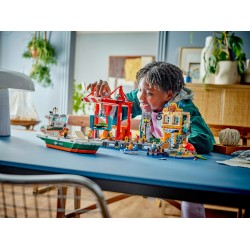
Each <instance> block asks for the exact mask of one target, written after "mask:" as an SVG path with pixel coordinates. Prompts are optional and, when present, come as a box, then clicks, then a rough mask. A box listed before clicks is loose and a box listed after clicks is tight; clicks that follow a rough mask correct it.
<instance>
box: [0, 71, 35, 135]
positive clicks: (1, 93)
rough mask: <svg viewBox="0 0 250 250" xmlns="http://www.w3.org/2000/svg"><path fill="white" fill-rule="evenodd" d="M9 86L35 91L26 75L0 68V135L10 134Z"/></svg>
mask: <svg viewBox="0 0 250 250" xmlns="http://www.w3.org/2000/svg"><path fill="white" fill-rule="evenodd" d="M9 88H11V89H23V90H29V91H35V85H34V83H33V81H32V80H31V79H30V78H29V77H28V76H26V75H24V74H22V73H19V72H16V71H11V70H4V69H0V136H10V106H9V91H8V89H9Z"/></svg>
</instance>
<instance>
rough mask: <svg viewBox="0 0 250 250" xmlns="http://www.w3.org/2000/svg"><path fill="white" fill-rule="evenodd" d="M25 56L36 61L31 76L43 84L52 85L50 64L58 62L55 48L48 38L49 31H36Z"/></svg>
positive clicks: (44, 85) (45, 85)
mask: <svg viewBox="0 0 250 250" xmlns="http://www.w3.org/2000/svg"><path fill="white" fill-rule="evenodd" d="M23 57H24V58H31V59H33V61H34V63H33V65H32V69H31V72H30V78H32V79H34V80H36V81H37V82H38V83H39V84H40V85H41V86H43V87H49V86H52V81H51V78H50V66H51V65H52V64H56V58H55V50H54V48H53V47H52V46H51V44H50V43H49V41H48V39H47V31H44V32H41V31H35V33H34V36H33V38H32V40H31V41H29V42H28V44H27V51H25V52H24V53H23Z"/></svg>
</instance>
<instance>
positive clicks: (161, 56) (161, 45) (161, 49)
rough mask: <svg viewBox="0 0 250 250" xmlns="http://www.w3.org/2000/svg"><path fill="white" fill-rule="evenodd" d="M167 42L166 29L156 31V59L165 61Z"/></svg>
mask: <svg viewBox="0 0 250 250" xmlns="http://www.w3.org/2000/svg"><path fill="white" fill-rule="evenodd" d="M167 43H168V31H159V32H158V53H157V60H158V61H164V62H166V61H167Z"/></svg>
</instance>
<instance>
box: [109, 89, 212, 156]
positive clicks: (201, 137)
mask: <svg viewBox="0 0 250 250" xmlns="http://www.w3.org/2000/svg"><path fill="white" fill-rule="evenodd" d="M137 92H138V90H137V89H136V90H133V91H131V92H130V93H128V94H126V95H127V97H128V99H129V100H130V101H131V102H133V107H132V118H135V117H136V116H138V115H141V114H142V110H141V108H140V103H139V100H138V98H137ZM177 105H178V106H179V107H180V108H182V109H183V111H184V112H190V120H191V124H190V126H191V134H190V136H189V138H188V141H189V142H190V143H192V144H193V145H194V147H195V149H196V151H197V153H203V154H206V153H210V152H211V151H212V149H213V144H214V143H215V140H214V136H213V134H212V132H211V131H210V129H209V127H208V126H207V124H206V122H205V121H204V119H203V118H202V116H201V114H200V112H199V110H198V108H197V107H196V106H195V105H194V103H193V101H192V100H191V99H186V100H185V99H184V100H181V101H179V102H177ZM122 119H123V120H125V119H127V108H123V109H122ZM113 123H114V124H116V116H115V117H114V119H113Z"/></svg>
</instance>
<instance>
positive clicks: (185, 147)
mask: <svg viewBox="0 0 250 250" xmlns="http://www.w3.org/2000/svg"><path fill="white" fill-rule="evenodd" d="M117 92H118V94H117V95H116V97H115V98H114V99H113V98H111V95H112V94H115V93H117ZM82 101H84V102H91V103H95V109H94V114H93V115H90V117H89V124H90V125H89V131H88V133H87V135H86V136H84V135H83V133H82V132H81V133H79V132H80V131H78V133H76V134H77V138H74V137H71V136H69V130H68V128H67V117H66V115H58V114H57V109H56V108H54V109H53V111H51V112H50V115H49V116H47V118H48V120H49V125H47V126H42V127H41V131H42V132H43V135H37V136H38V137H39V138H41V139H43V140H44V141H45V142H46V145H47V147H51V148H55V149H60V150H65V151H70V152H76V153H85V154H93V153H96V151H97V150H98V148H99V147H100V146H102V147H106V148H112V149H119V150H121V151H122V152H123V153H125V154H138V151H145V152H146V153H145V155H148V156H152V157H166V156H169V157H176V158H194V156H195V155H196V152H195V148H194V146H193V145H192V144H190V143H188V136H189V134H190V114H189V113H188V112H183V110H182V109H180V108H179V107H177V105H176V103H169V104H167V105H166V106H165V107H164V109H163V111H162V112H161V113H159V114H158V115H157V121H158V123H159V124H160V127H161V129H162V133H163V135H162V137H161V138H153V136H152V135H151V133H150V131H151V114H150V113H143V114H142V119H141V124H140V127H139V128H138V130H139V135H136V137H135V138H132V133H131V131H130V126H131V111H132V105H133V103H132V102H130V101H129V100H128V99H127V97H126V95H125V94H124V92H123V89H122V87H121V86H119V87H118V88H116V89H115V90H114V91H113V92H111V93H110V94H109V95H103V96H101V97H96V96H94V91H93V92H91V93H90V94H89V95H88V96H86V97H83V98H82ZM122 107H126V108H127V109H128V113H127V125H126V126H122V125H121V121H122V119H123V117H122ZM114 111H115V112H116V118H117V121H116V125H115V126H113V125H112V122H113V119H112V115H111V113H112V112H113V113H114ZM80 134H81V135H80Z"/></svg>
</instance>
